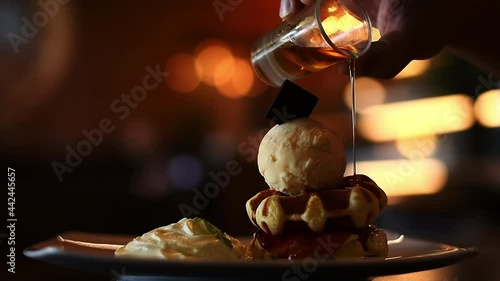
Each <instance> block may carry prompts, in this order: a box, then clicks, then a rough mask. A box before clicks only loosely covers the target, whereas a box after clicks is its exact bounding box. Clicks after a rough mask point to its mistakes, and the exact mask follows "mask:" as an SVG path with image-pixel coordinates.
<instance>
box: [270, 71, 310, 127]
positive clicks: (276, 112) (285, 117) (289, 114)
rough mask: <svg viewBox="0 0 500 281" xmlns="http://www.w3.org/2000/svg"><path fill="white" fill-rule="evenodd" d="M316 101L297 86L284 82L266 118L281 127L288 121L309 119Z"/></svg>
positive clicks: (288, 81)
mask: <svg viewBox="0 0 500 281" xmlns="http://www.w3.org/2000/svg"><path fill="white" fill-rule="evenodd" d="M318 99H319V98H318V97H317V96H315V95H313V94H311V93H309V92H308V91H306V90H304V89H303V88H301V87H300V86H299V85H297V84H295V83H293V82H292V81H290V80H285V81H284V82H283V84H281V87H280V91H279V93H278V95H277V96H276V98H275V99H274V101H273V103H272V104H271V107H270V108H269V110H268V111H267V113H266V118H267V119H269V120H271V121H273V122H275V123H277V124H280V125H281V124H283V123H285V122H288V121H292V120H295V119H299V118H303V117H309V115H311V113H312V111H313V109H314V107H315V106H316V104H317V103H318Z"/></svg>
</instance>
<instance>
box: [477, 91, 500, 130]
mask: <svg viewBox="0 0 500 281" xmlns="http://www.w3.org/2000/svg"><path fill="white" fill-rule="evenodd" d="M474 112H475V114H476V117H477V120H478V121H479V123H480V124H481V125H483V126H485V127H489V128H493V127H500V89H496V90H491V91H487V92H484V93H482V94H481V95H480V96H479V97H478V98H477V100H476V103H475V104H474Z"/></svg>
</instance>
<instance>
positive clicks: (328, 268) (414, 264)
mask: <svg viewBox="0 0 500 281" xmlns="http://www.w3.org/2000/svg"><path fill="white" fill-rule="evenodd" d="M71 233H78V234H89V235H98V236H99V235H108V236H109V234H99V233H91V232H79V231H75V232H64V233H63V234H61V235H68V234H71ZM111 236H125V235H112V234H111ZM130 236H132V235H130ZM56 240H57V236H55V237H54V238H51V239H47V240H44V241H41V242H39V243H36V244H33V245H31V246H29V247H27V248H25V249H24V250H23V254H24V255H25V256H27V257H28V258H32V259H35V260H39V261H43V262H48V263H51V264H53V265H57V266H62V267H66V268H72V269H75V270H80V271H86V272H94V273H100V274H104V275H108V276H109V275H112V273H113V271H117V272H121V271H122V269H124V268H125V269H127V270H126V271H127V272H129V273H128V274H127V276H170V277H206V276H207V274H208V275H209V276H210V277H239V276H241V274H242V272H241V271H242V270H247V271H248V270H252V271H255V270H256V269H257V268H258V269H262V270H267V271H270V272H272V273H274V274H280V273H281V275H283V274H284V272H285V271H286V270H288V269H290V268H291V267H292V266H293V265H294V264H301V263H303V262H304V260H297V261H289V260H234V261H230V264H229V265H228V262H227V261H166V260H154V259H143V258H129V257H113V256H101V255H92V254H88V253H81V252H78V251H73V250H70V249H64V248H63V247H61V246H57V245H50V246H45V247H41V248H36V247H37V246H38V247H40V246H39V245H43V244H44V243H49V242H55V241H56ZM405 240H410V241H415V242H420V243H430V244H435V245H440V246H442V247H443V248H444V247H447V248H449V249H447V250H443V251H437V252H436V253H426V254H423V255H422V254H420V255H415V256H407V257H395V258H389V259H385V258H362V259H359V258H355V259H339V260H326V261H321V260H319V261H318V260H316V263H317V267H316V270H315V271H314V273H315V274H322V273H325V272H328V273H336V274H339V273H341V274H343V276H365V277H379V276H389V275H396V274H404V273H412V272H418V271H423V270H431V269H436V268H440V267H444V266H448V265H452V264H455V263H458V262H461V261H463V260H465V259H468V258H472V257H475V256H476V255H478V254H479V251H478V249H477V248H476V247H456V246H452V245H449V244H445V243H441V242H436V241H429V240H424V239H418V238H413V237H411V236H406V235H405ZM61 259H62V262H61ZM82 262H83V263H84V264H91V265H94V266H92V267H88V268H84V267H83V266H74V264H75V263H76V264H81V263H82ZM141 268H149V269H150V270H151V272H150V274H147V272H145V270H141ZM360 268H362V269H363V271H362V272H349V270H353V269H360ZM186 269H188V270H187V271H185V270H186ZM222 269H224V270H225V271H224V273H225V274H224V275H222V274H214V272H217V271H218V270H222ZM226 269H230V270H229V272H227V271H226ZM226 273H227V274H226Z"/></svg>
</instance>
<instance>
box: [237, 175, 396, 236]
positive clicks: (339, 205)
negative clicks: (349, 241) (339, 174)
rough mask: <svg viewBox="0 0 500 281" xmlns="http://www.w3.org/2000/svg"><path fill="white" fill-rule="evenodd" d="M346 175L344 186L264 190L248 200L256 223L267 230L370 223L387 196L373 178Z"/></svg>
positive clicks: (364, 225)
mask: <svg viewBox="0 0 500 281" xmlns="http://www.w3.org/2000/svg"><path fill="white" fill-rule="evenodd" d="M365 177H366V176H364V177H360V176H358V178H357V180H358V181H357V182H354V178H351V177H346V178H344V181H343V182H342V185H343V186H341V187H340V188H336V189H329V190H323V191H317V192H310V193H304V194H300V195H291V196H289V195H286V194H284V193H281V192H278V191H275V190H264V191H261V192H259V193H257V194H256V195H255V196H254V197H252V198H250V200H248V201H247V204H246V209H247V214H248V217H249V218H250V220H251V221H252V223H253V224H254V225H255V226H257V227H258V228H260V229H262V230H263V231H265V232H266V233H270V234H272V235H278V234H281V233H290V232H296V231H304V230H308V229H309V230H312V231H313V232H321V231H324V230H338V229H353V228H362V227H367V226H369V225H370V224H372V223H373V222H374V221H375V219H376V218H377V217H378V216H379V214H380V211H381V210H382V208H384V207H385V206H386V205H387V196H386V194H385V193H384V191H383V190H382V189H380V188H379V187H378V186H377V185H376V184H375V183H374V182H373V181H372V180H371V179H370V178H368V177H366V178H365Z"/></svg>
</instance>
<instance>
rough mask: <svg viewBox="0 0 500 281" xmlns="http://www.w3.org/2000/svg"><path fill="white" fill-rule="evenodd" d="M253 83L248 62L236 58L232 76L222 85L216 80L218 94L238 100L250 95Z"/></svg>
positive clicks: (220, 81) (252, 74)
mask: <svg viewBox="0 0 500 281" xmlns="http://www.w3.org/2000/svg"><path fill="white" fill-rule="evenodd" d="M253 83H254V72H253V68H252V66H251V65H250V62H249V61H248V60H245V59H241V58H236V59H235V62H234V71H233V74H232V75H230V76H229V80H228V81H225V82H224V83H223V82H222V80H216V85H215V86H216V87H217V90H219V92H220V93H221V94H222V95H224V96H225V97H228V98H240V97H243V96H246V95H248V94H249V93H250V90H251V89H252V86H253Z"/></svg>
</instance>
